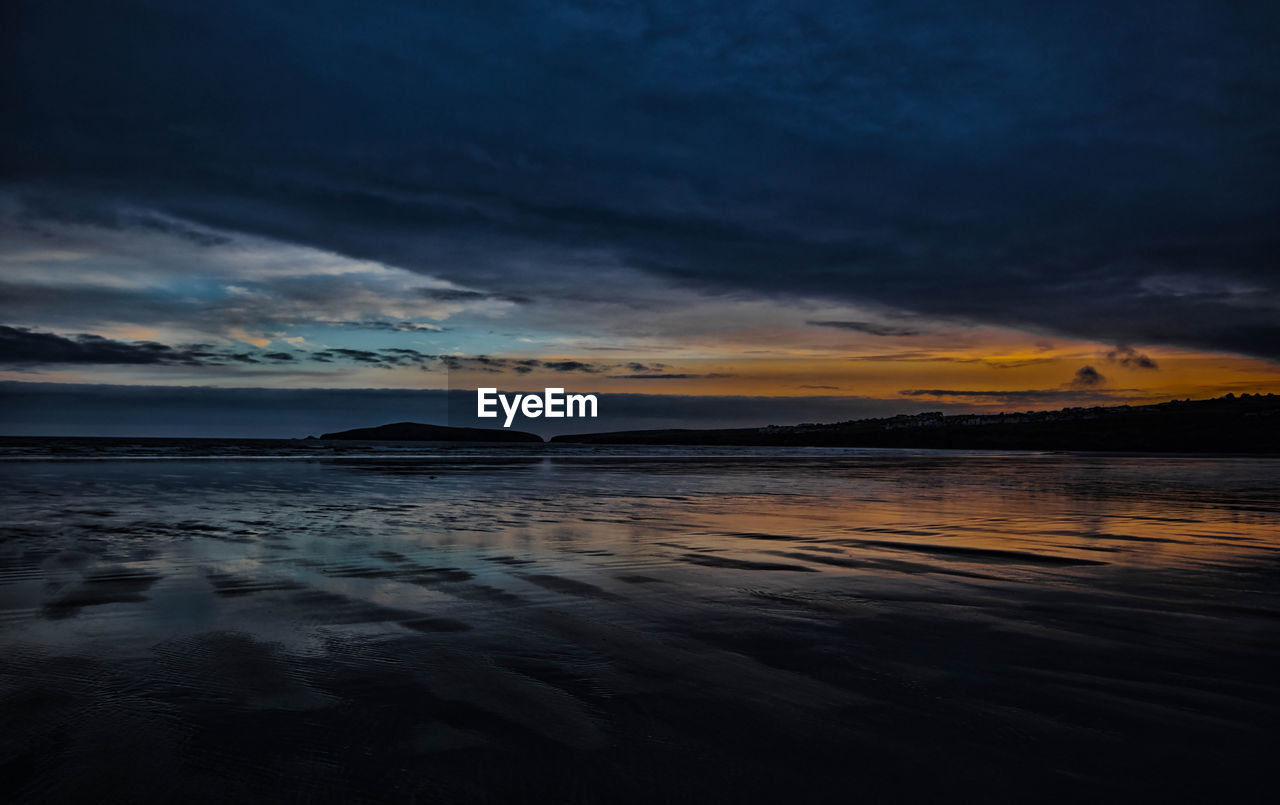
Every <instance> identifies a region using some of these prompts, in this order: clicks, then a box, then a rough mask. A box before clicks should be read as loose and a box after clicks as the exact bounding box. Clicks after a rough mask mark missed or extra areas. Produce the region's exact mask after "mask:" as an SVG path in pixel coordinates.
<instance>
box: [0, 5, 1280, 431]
mask: <svg viewBox="0 0 1280 805" xmlns="http://www.w3.org/2000/svg"><path fill="white" fill-rule="evenodd" d="M0 14H3V15H4V18H3V19H0V31H3V33H2V34H0V36H3V37H4V40H5V41H4V43H3V53H4V59H5V63H4V65H3V66H4V69H3V70H0V99H2V103H3V109H4V119H5V121H6V122H5V125H4V126H2V127H0V160H2V163H0V165H2V167H0V432H7V433H67V434H70V433H75V434H85V435H88V434H93V433H99V432H107V431H110V432H111V433H113V434H116V435H145V434H155V435H182V434H183V433H187V432H190V433H191V434H192V435H198V434H201V433H203V434H216V435H280V436H294V435H305V434H304V433H302V432H300V431H305V430H306V429H308V428H310V429H313V430H326V429H340V428H341V427H355V426H360V425H375V424H381V423H382V422H383V421H398V420H417V421H430V420H431V417H432V416H433V414H432V413H431V408H432V406H431V405H430V404H428V403H427V402H426V401H428V400H431V399H435V398H434V397H432V395H433V394H434V395H437V396H438V395H439V394H441V393H443V392H444V391H445V390H447V389H453V390H455V391H457V390H459V389H468V388H474V387H476V386H494V387H499V388H502V389H505V390H535V389H542V388H544V387H547V386H553V387H565V388H568V389H569V390H571V391H579V392H594V393H598V394H600V395H602V403H601V406H602V408H604V409H605V410H609V409H608V406H609V404H610V403H609V400H610V399H612V400H614V401H615V403H616V406H615V408H614V409H613V410H614V411H615V413H616V414H617V415H616V416H615V417H614V418H613V419H612V420H610V424H611V425H613V426H616V427H634V426H654V427H658V426H661V427H672V426H681V425H687V426H712V425H735V426H741V425H747V424H752V423H758V424H762V425H763V424H769V423H777V424H786V423H787V422H792V421H833V420H842V419H849V418H856V417H859V416H881V415H890V414H894V413H914V412H919V411H926V410H945V411H996V410H1030V409H1044V408H1058V407H1063V406H1069V405H1099V404H1115V403H1140V402H1155V401H1160V400H1166V399H1170V398H1186V397H1191V398H1197V397H1210V396H1216V395H1220V394H1224V393H1227V392H1236V393H1240V392H1280V271H1277V266H1276V259H1277V258H1276V255H1277V253H1280V248H1278V247H1280V226H1277V223H1276V222H1277V221H1280V192H1278V190H1280V49H1277V48H1276V47H1275V46H1274V43H1275V42H1276V41H1280V7H1277V6H1276V5H1275V4H1272V3H1262V2H1241V3H1230V4H1223V3H1207V2H1206V3H1201V2H1177V1H1176V0H1173V1H1171V2H1167V3H1161V4H1151V3H1132V2H1123V1H1119V2H1116V1H1112V2H1087V1H1082V2H1075V3H1062V4H1052V5H1050V4H1027V3H1018V2H1009V3H1001V2H989V3H988V2H975V3H943V2H936V3H912V2H829V3H827V2H801V1H799V0H791V1H790V2H772V3H762V2H733V3H727V2H725V3H718V2H696V1H695V0H685V1H684V2H680V3H667V2H648V3H646V2H626V3H622V2H616V3H615V2H524V3H514V2H488V1H487V0H469V1H468V2H447V1H442V2H430V3H426V2H408V0H394V1H390V0H360V1H359V2H326V1H325V0H308V2H270V3H268V2H261V1H260V0H259V1H256V2H239V0H225V2H219V3H207V2H184V1H183V0H166V2H135V1H134V0H121V1H120V2H114V3H110V4H102V3H94V2H75V1H67V2H64V1H63V0H41V1H40V2H14V3H7V4H5V8H4V10H3V12H0ZM192 395H195V396H196V397H199V398H201V399H203V400H206V401H207V402H206V403H202V404H201V406H196V407H193V406H192V405H191V404H189V402H183V400H188V399H189V398H192ZM86 400H90V401H91V402H92V404H88V403H86V402H85V401H86ZM316 412H326V413H316ZM214 423H217V424H216V427H215V424H214ZM304 425H305V427H304ZM587 429H591V428H587Z"/></svg>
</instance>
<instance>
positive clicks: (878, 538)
mask: <svg viewBox="0 0 1280 805" xmlns="http://www.w3.org/2000/svg"><path fill="white" fill-rule="evenodd" d="M229 444H230V443H228V445H229ZM228 445H223V446H222V447H220V448H218V449H216V450H212V451H211V450H210V447H209V445H208V444H207V443H203V444H201V445H200V446H198V447H197V446H193V444H192V443H188V444H185V445H181V446H179V447H177V448H174V449H167V448H166V449H158V448H157V447H156V445H150V446H146V445H143V446H142V447H137V446H135V448H130V449H126V450H125V451H124V452H125V454H127V455H131V456H141V455H150V456H159V455H169V456H174V455H178V456H182V455H188V456H189V455H197V454H199V455H215V454H216V455H222V456H224V458H223V459H221V460H210V459H203V460H198V459H191V458H172V457H171V458H168V459H164V460H156V459H151V460H140V459H120V458H114V459H110V460H85V459H86V458H99V459H101V458H103V457H104V456H109V455H110V451H105V452H104V451H103V450H102V449H99V448H85V449H84V450H80V451H79V452H76V451H70V452H68V451H67V450H61V451H60V452H58V454H57V455H59V456H61V457H63V460H43V459H42V458H41V456H45V455H48V453H47V451H46V452H43V453H42V452H41V451H40V450H38V449H35V448H31V447H30V446H29V445H28V446H27V447H23V448H21V449H13V448H10V449H9V450H8V455H9V456H11V457H12V456H15V455H16V456H25V458H20V459H17V460H13V459H12V458H11V459H10V460H3V461H0V481H2V483H0V512H3V531H2V534H3V536H2V537H0V799H8V800H17V801H42V802H55V801H59V802H60V801H69V800H94V801H135V802H136V801H173V800H175V799H177V800H185V801H187V802H192V801H196V802H202V801H269V802H281V801H294V802H297V801H302V802H353V801H365V800H370V801H399V802H472V801H480V802H525V801H529V802H541V801H548V802H721V801H725V802H728V801H737V802H741V801H771V802H779V801H784V802H785V801H792V802H795V801H805V802H809V801H857V800H868V801H936V800H937V799H938V798H940V797H949V798H954V799H956V800H959V801H971V800H976V799H985V800H993V799H1007V800H1020V801H1029V800H1030V801H1036V800H1074V799H1081V798H1085V797H1088V798H1090V799H1093V800H1104V801H1106V800H1118V799H1127V800H1130V801H1132V800H1134V799H1137V800H1139V801H1148V800H1153V799H1170V798H1183V797H1186V796H1190V795H1193V794H1195V795H1203V796H1207V797H1212V798H1213V799H1214V800H1216V801H1223V800H1233V801H1250V800H1258V801H1262V800H1266V801H1272V798H1273V797H1274V788H1273V786H1272V784H1271V777H1272V775H1271V774H1270V771H1269V770H1270V768H1271V767H1272V765H1273V763H1274V745H1275V736H1276V735H1277V734H1278V733H1277V728H1278V727H1280V673H1278V672H1280V662H1278V659H1280V472H1277V469H1278V468H1280V461H1277V460H1275V459H1227V458H1216V459H1215V458H1196V459H1179V458H1122V457H1081V456H1052V455H981V454H974V455H957V454H946V453H925V452H919V453H910V454H909V453H894V452H885V451H836V452H824V451H820V450H819V451H793V453H792V454H790V455H771V454H762V452H761V451H739V452H737V453H735V454H733V455H728V456H721V457H718V458H717V457H710V456H709V455H707V454H700V453H698V451H692V452H686V453H683V454H675V453H672V454H666V455H654V454H648V455H647V456H646V455H639V454H636V455H627V454H625V453H626V451H617V452H620V453H621V454H619V455H613V456H608V455H603V456H602V455H591V454H589V453H585V452H574V451H556V450H551V449H538V450H534V451H523V452H522V451H520V450H516V451H510V452H504V451H501V450H494V449H493V448H485V449H484V450H483V451H476V450H471V451H462V452H458V451H452V452H450V451H433V450H424V449H423V448H421V447H419V448H417V449H416V452H414V453H412V455H413V456H414V457H407V456H408V455H409V454H406V453H404V451H400V452H401V454H400V455H397V454H390V455H383V456H381V457H377V456H376V455H375V457H369V458H352V457H350V455H356V453H353V452H351V451H348V453H347V454H344V455H347V456H348V457H345V458H344V457H342V456H341V455H329V454H326V457H323V458H314V457H312V458H307V457H305V455H303V456H301V457H300V456H299V454H298V452H297V451H296V450H293V449H292V448H291V449H290V450H285V451H283V454H287V455H290V456H292V458H289V459H287V460H274V461H267V460H261V459H260V458H253V457H252V456H270V455H281V454H282V452H281V451H279V450H276V451H273V450H272V449H270V448H267V447H262V448H261V449H257V448H254V449H249V448H243V446H242V447H239V448H232V447H230V446H228ZM116 447H119V445H116ZM307 449H309V448H307ZM116 452H117V453H118V452H120V451H118V450H117V451H116ZM720 452H723V451H720ZM361 455H370V454H369V453H367V452H366V453H362V454H361ZM225 456H231V457H225ZM235 456H240V457H238V458H237V457H235ZM486 456H487V457H486Z"/></svg>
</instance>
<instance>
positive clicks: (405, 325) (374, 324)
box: [330, 320, 448, 333]
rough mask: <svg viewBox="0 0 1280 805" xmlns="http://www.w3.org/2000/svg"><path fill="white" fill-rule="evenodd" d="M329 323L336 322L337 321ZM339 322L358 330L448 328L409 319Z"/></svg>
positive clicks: (435, 331)
mask: <svg viewBox="0 0 1280 805" xmlns="http://www.w3.org/2000/svg"><path fill="white" fill-rule="evenodd" d="M330 323H334V324H336V323H337V322H330ZM340 324H341V326H343V327H351V328H354V329H358V330H387V331H393V332H402V333H442V332H444V331H445V330H447V329H448V328H446V327H442V326H440V325H438V324H422V323H419V322H409V321H383V320H372V321H345V322H341V323H340Z"/></svg>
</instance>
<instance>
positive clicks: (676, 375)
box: [609, 372, 733, 380]
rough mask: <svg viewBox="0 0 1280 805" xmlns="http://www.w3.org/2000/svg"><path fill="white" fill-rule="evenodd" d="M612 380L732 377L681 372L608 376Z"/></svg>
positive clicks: (720, 374)
mask: <svg viewBox="0 0 1280 805" xmlns="http://www.w3.org/2000/svg"><path fill="white" fill-rule="evenodd" d="M609 377H610V378H611V379H613V380H698V379H702V378H709V377H710V378H715V377H733V375H729V374H722V373H719V372H711V373H709V374H686V373H683V372H662V373H658V374H634V375H609Z"/></svg>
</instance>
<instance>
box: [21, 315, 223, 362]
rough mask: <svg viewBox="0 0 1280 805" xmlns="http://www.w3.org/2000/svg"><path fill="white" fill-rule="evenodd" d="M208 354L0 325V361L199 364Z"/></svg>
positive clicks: (153, 343)
mask: <svg viewBox="0 0 1280 805" xmlns="http://www.w3.org/2000/svg"><path fill="white" fill-rule="evenodd" d="M208 357H209V353H206V352H204V351H202V350H192V349H175V348H174V347H171V346H168V345H166V344H157V343H155V342H152V341H133V342H126V341H113V340H112V339H110V338H103V337H102V336H100V335H88V334H80V335H73V336H62V335H57V334H55V333H41V332H35V331H33V330H29V329H26V328H24V327H7V326H4V325H0V364H3V365H8V366H27V365H37V364H67V363H72V364H138V365H158V364H170V365H172V364H182V365H186V366H200V365H202V364H204V363H206V362H207V358H208Z"/></svg>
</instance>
